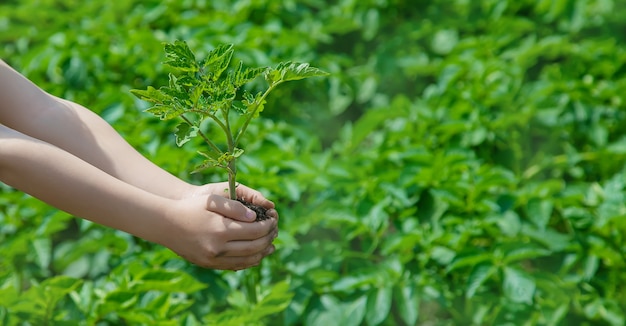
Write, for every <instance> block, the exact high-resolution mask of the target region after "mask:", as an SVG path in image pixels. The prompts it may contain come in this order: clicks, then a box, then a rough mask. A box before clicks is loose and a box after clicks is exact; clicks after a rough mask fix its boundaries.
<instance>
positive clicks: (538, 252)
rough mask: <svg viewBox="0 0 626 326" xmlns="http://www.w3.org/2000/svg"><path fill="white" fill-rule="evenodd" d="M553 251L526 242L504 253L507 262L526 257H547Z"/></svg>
mask: <svg viewBox="0 0 626 326" xmlns="http://www.w3.org/2000/svg"><path fill="white" fill-rule="evenodd" d="M551 253H552V251H550V250H547V249H544V248H540V247H538V246H535V245H531V244H525V245H520V246H516V247H515V248H512V249H511V250H509V251H508V252H506V253H505V254H504V262H505V263H506V264H509V263H512V262H516V261H519V260H524V259H533V258H538V257H545V256H548V255H550V254H551Z"/></svg>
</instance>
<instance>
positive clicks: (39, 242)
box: [31, 237, 52, 268]
mask: <svg viewBox="0 0 626 326" xmlns="http://www.w3.org/2000/svg"><path fill="white" fill-rule="evenodd" d="M31 244H32V246H33V251H34V253H35V257H36V260H37V264H38V265H39V267H40V268H48V266H49V265H50V261H51V258H52V240H51V239H50V238H47V237H46V238H37V239H35V240H33V241H32V242H31Z"/></svg>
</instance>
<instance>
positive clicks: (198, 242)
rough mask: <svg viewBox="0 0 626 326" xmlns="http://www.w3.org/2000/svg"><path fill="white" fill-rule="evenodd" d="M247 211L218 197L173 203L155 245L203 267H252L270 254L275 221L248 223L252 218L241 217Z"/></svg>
mask: <svg viewBox="0 0 626 326" xmlns="http://www.w3.org/2000/svg"><path fill="white" fill-rule="evenodd" d="M244 192H245V190H244ZM248 211H249V209H248V208H246V207H245V206H244V205H242V204H241V203H239V202H237V201H233V200H229V199H227V198H225V197H223V196H219V195H209V196H208V197H207V196H193V197H190V198H186V199H181V200H175V201H174V204H173V205H172V206H171V207H169V208H168V209H167V212H165V213H166V218H167V220H168V221H169V222H168V224H169V225H168V228H167V230H164V233H163V235H162V236H163V240H162V241H159V242H160V243H161V244H163V245H165V246H166V247H168V248H170V249H171V250H172V251H174V252H176V253H177V254H178V255H180V256H181V257H183V258H185V259H186V260H188V261H190V262H192V263H194V264H197V265H199V266H201V267H205V268H213V269H229V270H240V269H244V268H248V267H252V266H256V265H258V264H259V263H260V261H261V260H262V259H263V258H264V257H265V256H267V255H270V254H271V253H273V252H274V246H273V245H272V241H273V240H274V238H276V236H277V235H278V228H277V223H278V219H277V215H276V214H275V216H276V218H272V219H269V220H265V221H261V222H255V223H249V221H254V217H253V216H252V218H250V217H245V216H246V213H247V212H248ZM274 212H275V211H274ZM241 221H247V222H241Z"/></svg>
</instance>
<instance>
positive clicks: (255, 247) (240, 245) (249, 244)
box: [223, 229, 278, 257]
mask: <svg viewBox="0 0 626 326" xmlns="http://www.w3.org/2000/svg"><path fill="white" fill-rule="evenodd" d="M277 236H278V229H275V230H272V232H271V233H269V234H266V235H265V236H263V237H261V238H258V239H255V240H248V241H242V240H233V241H229V242H227V243H226V245H225V246H224V248H225V250H226V251H225V253H224V255H223V257H246V256H252V255H256V254H258V253H263V252H265V251H267V250H268V248H269V247H271V246H272V242H273V241H274V239H276V237H277Z"/></svg>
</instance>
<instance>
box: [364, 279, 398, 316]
mask: <svg viewBox="0 0 626 326" xmlns="http://www.w3.org/2000/svg"><path fill="white" fill-rule="evenodd" d="M392 298H393V288H392V287H390V286H386V287H382V288H375V287H374V288H372V289H371V290H370V291H369V294H368V296H367V309H366V312H365V322H367V324H368V325H372V326H374V325H379V324H380V323H382V322H383V321H385V320H386V319H387V317H388V316H389V312H390V311H391V301H392Z"/></svg>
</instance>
